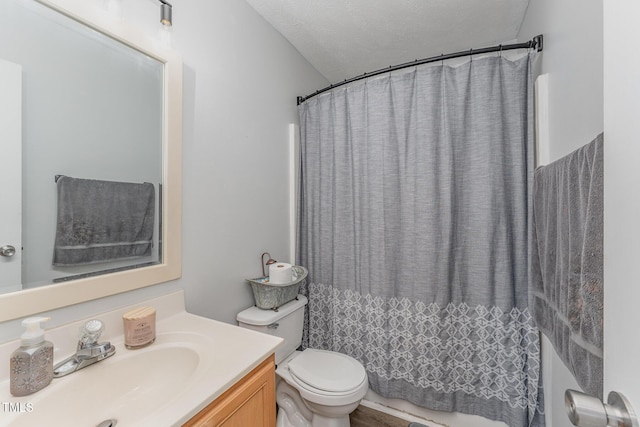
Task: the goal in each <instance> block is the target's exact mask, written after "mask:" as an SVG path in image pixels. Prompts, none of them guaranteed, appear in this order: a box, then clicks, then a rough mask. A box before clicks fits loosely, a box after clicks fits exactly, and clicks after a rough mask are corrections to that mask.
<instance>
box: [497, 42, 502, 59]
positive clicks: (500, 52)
mask: <svg viewBox="0 0 640 427" xmlns="http://www.w3.org/2000/svg"><path fill="white" fill-rule="evenodd" d="M498 55H499V56H500V58H502V45H500V51H499V52H498Z"/></svg>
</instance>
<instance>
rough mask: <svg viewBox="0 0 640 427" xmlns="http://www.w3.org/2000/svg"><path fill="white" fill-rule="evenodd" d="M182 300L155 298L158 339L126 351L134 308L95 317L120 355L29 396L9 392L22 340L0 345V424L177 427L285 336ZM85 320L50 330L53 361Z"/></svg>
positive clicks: (67, 351) (64, 353)
mask: <svg viewBox="0 0 640 427" xmlns="http://www.w3.org/2000/svg"><path fill="white" fill-rule="evenodd" d="M176 298H177V299H178V300H177V301H178V302H175V299H176ZM182 298H183V294H182V293H181V292H179V293H176V294H170V295H167V296H163V297H160V298H158V299H155V300H151V301H150V303H151V304H152V305H153V306H155V307H156V308H157V309H158V313H159V314H161V315H162V317H161V318H159V319H158V321H157V326H156V330H157V338H156V341H155V342H154V343H153V344H151V345H149V346H147V347H145V348H142V349H138V350H128V349H126V348H125V346H124V343H123V336H122V334H121V333H122V332H121V331H122V314H123V313H125V312H126V311H127V310H130V309H131V308H132V307H123V308H121V309H118V310H114V311H113V312H108V313H102V314H100V315H98V316H96V318H99V319H101V320H103V321H105V324H106V330H107V331H112V334H110V335H108V336H106V337H103V338H102V339H101V341H111V343H112V344H113V345H115V346H116V353H115V354H114V355H113V356H111V357H109V358H108V359H105V360H103V361H101V362H97V363H95V364H93V365H91V366H88V367H86V368H84V369H81V370H79V371H77V372H74V373H71V374H69V375H66V376H64V377H61V378H54V379H53V381H52V382H51V384H50V385H49V386H47V387H45V388H44V389H43V390H40V391H38V392H36V393H34V394H31V395H29V396H23V397H14V396H11V394H10V393H9V379H8V375H9V372H8V367H9V357H10V354H11V352H12V351H13V350H15V348H16V347H17V346H18V345H19V341H13V342H9V343H4V344H0V364H2V363H4V364H6V366H3V365H0V402H2V406H1V407H0V426H2V427H5V426H7V427H34V426H47V425H55V426H74V427H75V426H82V427H93V426H98V425H99V424H100V423H101V422H103V421H105V420H109V419H115V420H116V421H117V425H116V427H158V426H162V427H179V426H182V424H184V423H185V422H186V421H188V420H189V419H190V418H192V417H193V416H194V415H195V414H197V413H198V412H199V411H200V410H202V409H203V408H204V407H206V406H207V405H208V404H209V403H210V402H212V401H213V400H215V398H216V397H218V396H220V395H221V394H222V393H223V392H224V391H225V390H227V389H228V388H229V387H231V386H232V385H233V384H235V383H236V382H237V381H238V380H240V379H241V378H242V377H243V376H245V375H246V374H247V373H249V372H250V371H251V370H252V369H253V368H255V367H256V366H258V365H259V364H260V363H261V362H262V361H263V360H264V359H266V358H267V357H268V356H269V355H270V354H272V353H273V352H274V351H275V349H276V347H277V346H278V345H279V344H280V343H281V341H282V340H281V339H280V338H276V337H274V336H271V335H266V334H260V333H257V332H254V331H251V330H249V329H243V328H239V327H237V326H233V325H229V324H227V323H222V322H218V321H215V320H211V319H206V318H204V317H200V316H195V315H192V314H189V313H187V312H186V311H184V303H183V301H184V300H183V299H182ZM85 320H88V319H85ZM82 324H84V321H78V322H76V323H74V324H68V325H64V326H61V327H59V328H54V329H51V330H47V331H46V332H45V336H46V337H47V339H49V340H51V341H52V342H53V343H54V346H55V349H56V350H55V351H54V359H55V360H54V362H59V361H61V360H63V359H65V358H66V357H68V356H70V355H71V353H73V350H74V349H75V345H76V344H77V331H78V328H79V326H80V325H82ZM113 331H115V333H116V334H117V333H120V335H113ZM9 405H12V406H9Z"/></svg>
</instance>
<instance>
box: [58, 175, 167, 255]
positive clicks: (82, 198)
mask: <svg viewBox="0 0 640 427" xmlns="http://www.w3.org/2000/svg"><path fill="white" fill-rule="evenodd" d="M57 186H58V223H57V229H56V240H55V248H54V253H53V264H54V265H58V266H65V265H66V266H68V265H81V264H94V263H99V262H106V261H113V260H123V259H128V258H137V257H143V256H149V255H151V248H152V245H153V228H154V211H155V189H154V187H153V184H150V183H144V184H133V183H127V182H113V181H99V180H93V179H78V178H71V177H68V176H61V177H59V178H58V180H57Z"/></svg>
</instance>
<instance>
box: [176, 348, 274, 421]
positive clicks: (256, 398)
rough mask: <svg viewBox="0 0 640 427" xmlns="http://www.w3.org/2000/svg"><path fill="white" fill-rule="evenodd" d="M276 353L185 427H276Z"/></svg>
mask: <svg viewBox="0 0 640 427" xmlns="http://www.w3.org/2000/svg"><path fill="white" fill-rule="evenodd" d="M275 425H276V374H275V361H274V356H273V355H271V356H270V357H269V358H268V359H266V360H265V361H264V362H262V363H261V364H260V365H259V366H258V367H256V368H255V369H254V370H252V371H251V372H249V373H248V374H247V375H246V376H245V377H243V378H242V379H241V380H240V381H238V382H237V383H236V384H234V385H233V386H231V388H230V389H229V390H227V391H225V392H224V393H223V394H222V395H221V396H219V397H218V398H217V399H216V400H214V401H213V402H211V403H210V404H209V405H208V406H207V407H206V408H204V409H203V410H202V411H200V412H199V413H197V414H196V415H195V416H194V417H193V418H191V419H190V420H189V421H187V422H186V423H185V424H184V425H183V427H217V426H224V427H275Z"/></svg>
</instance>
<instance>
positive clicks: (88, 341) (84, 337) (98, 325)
mask: <svg viewBox="0 0 640 427" xmlns="http://www.w3.org/2000/svg"><path fill="white" fill-rule="evenodd" d="M102 331H104V323H102V322H101V321H100V320H98V319H91V320H89V321H88V322H87V323H85V324H84V326H83V327H82V328H80V337H79V339H78V349H82V348H85V347H87V346H93V345H96V344H97V343H98V339H99V338H100V335H101V334H102Z"/></svg>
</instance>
